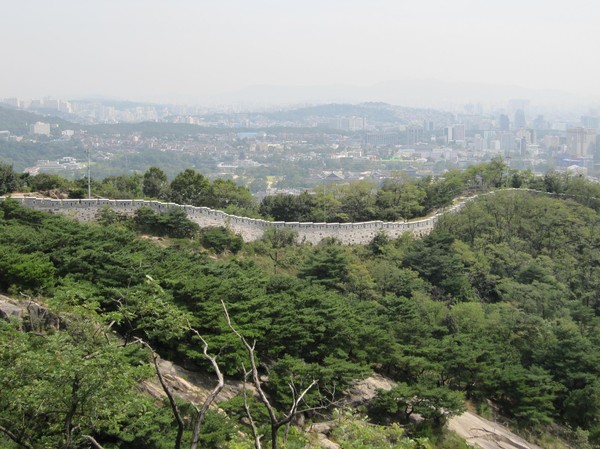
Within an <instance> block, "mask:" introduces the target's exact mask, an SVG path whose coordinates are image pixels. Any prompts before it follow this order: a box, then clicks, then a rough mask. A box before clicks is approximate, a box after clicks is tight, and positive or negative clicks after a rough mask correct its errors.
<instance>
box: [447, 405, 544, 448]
mask: <svg viewBox="0 0 600 449" xmlns="http://www.w3.org/2000/svg"><path fill="white" fill-rule="evenodd" d="M448 428H449V429H450V430H453V431H454V432H456V433H457V434H458V435H460V436H461V437H463V438H464V439H465V440H467V443H468V444H469V445H471V446H475V447H479V448H481V449H543V448H541V447H540V446H536V445H535V444H531V443H528V442H527V441H525V440H524V439H523V438H521V437H519V436H517V435H515V434H514V433H512V432H511V431H510V430H508V429H507V428H506V427H504V426H501V425H500V424H497V423H494V422H492V421H488V420H487V419H484V418H482V417H481V416H477V415H475V414H474V413H471V412H465V413H463V414H462V415H460V416H455V417H454V418H452V419H451V420H450V421H449V423H448Z"/></svg>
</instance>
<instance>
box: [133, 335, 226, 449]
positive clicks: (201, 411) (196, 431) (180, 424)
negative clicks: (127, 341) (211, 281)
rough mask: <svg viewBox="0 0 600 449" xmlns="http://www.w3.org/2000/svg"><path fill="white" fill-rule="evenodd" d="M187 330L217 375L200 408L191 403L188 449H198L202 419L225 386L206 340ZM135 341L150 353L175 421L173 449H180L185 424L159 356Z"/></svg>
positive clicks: (143, 343)
mask: <svg viewBox="0 0 600 449" xmlns="http://www.w3.org/2000/svg"><path fill="white" fill-rule="evenodd" d="M188 329H189V330H190V331H191V332H192V333H194V334H195V335H196V336H197V337H198V338H199V339H200V341H202V351H203V353H204V357H206V359H207V360H209V361H210V363H211V364H212V367H213V369H214V370H215V373H216V375H217V385H216V386H215V388H213V390H212V391H211V392H210V394H209V395H208V397H207V398H206V400H205V401H204V403H203V404H202V407H200V408H198V406H197V405H196V404H194V403H192V406H193V407H194V409H195V410H196V413H197V416H196V420H195V421H194V427H193V431H192V442H191V444H190V449H197V448H198V440H199V438H200V431H201V430H202V423H203V422H204V419H205V417H206V412H207V411H208V409H209V407H210V405H211V404H212V403H213V402H214V401H215V399H216V398H217V395H218V394H219V393H220V392H221V390H222V389H223V387H224V385H225V379H224V377H223V373H221V370H220V369H219V365H218V363H217V357H216V356H211V355H209V354H208V343H207V342H206V340H204V338H202V336H201V335H200V333H199V332H198V331H197V330H196V329H193V328H192V327H191V326H190V325H189V323H188ZM136 341H137V342H139V343H140V344H142V345H143V346H145V347H146V348H148V349H149V350H150V352H151V353H152V359H153V361H154V370H155V371H156V376H157V377H158V380H159V382H160V385H161V387H162V389H163V391H164V392H165V394H166V395H167V398H168V399H169V404H170V406H171V411H172V412H173V416H174V417H175V421H176V422H177V436H176V438H175V449H181V442H182V440H183V430H184V426H185V423H184V421H183V418H182V416H181V412H180V411H179V407H178V406H177V402H176V401H175V397H174V396H173V393H172V392H171V389H170V388H169V386H168V385H167V383H166V382H165V379H164V377H163V375H162V372H161V371H160V367H159V365H158V358H159V356H158V354H157V353H156V351H155V350H154V348H152V346H150V344H148V343H147V342H145V341H144V340H142V339H139V338H138V339H137V340H136Z"/></svg>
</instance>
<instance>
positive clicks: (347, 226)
mask: <svg viewBox="0 0 600 449" xmlns="http://www.w3.org/2000/svg"><path fill="white" fill-rule="evenodd" d="M13 199H15V200H17V201H19V202H21V203H22V204H23V205H24V206H25V207H28V208H31V209H34V210H39V211H43V212H49V213H58V214H63V215H66V216H68V217H71V218H74V219H76V220H79V221H83V222H90V221H94V220H95V219H96V217H97V214H98V213H99V212H100V210H101V209H102V208H103V207H108V208H110V209H112V210H113V211H115V212H117V213H119V214H124V215H126V216H130V217H131V216H133V215H134V214H135V211H136V210H138V209H139V208H140V207H149V208H150V209H152V210H153V211H155V212H157V213H165V212H169V211H172V210H174V209H177V208H179V209H182V210H183V211H184V212H185V213H186V214H187V216H188V218H189V219H190V220H191V221H193V222H195V223H197V224H198V225H199V226H200V227H201V228H206V227H209V226H226V227H228V228H230V229H231V230H232V231H233V232H235V233H236V234H239V235H241V236H242V238H243V239H244V241H246V242H250V241H254V240H258V239H260V238H261V237H262V235H263V233H264V232H265V230H267V229H269V228H281V229H283V228H288V229H293V230H294V231H296V232H297V233H298V240H299V241H301V242H302V241H304V242H307V243H312V244H317V243H319V242H320V241H321V240H323V239H324V238H336V239H338V240H340V241H341V242H342V243H344V244H353V243H359V244H366V243H369V242H370V241H371V240H372V239H373V237H375V236H376V235H377V233H378V232H380V231H383V232H385V233H386V234H387V235H388V236H390V237H391V238H396V237H399V236H400V235H402V234H403V233H404V232H412V233H413V234H414V235H417V236H422V235H426V234H428V233H429V232H431V230H432V229H433V226H434V225H435V223H436V221H437V220H438V218H439V216H440V215H441V214H437V215H434V216H433V217H429V218H425V219H422V220H418V221H411V222H383V221H371V222H365V223H298V222H289V223H286V222H281V221H274V222H270V221H265V220H261V219H254V218H246V217H237V216H235V215H229V214H227V213H225V212H222V211H219V210H214V209H209V208H207V207H195V206H181V205H178V204H175V203H162V202H159V201H145V200H109V199H90V200H87V199H82V200H55V199H46V198H33V197H14V198H13ZM470 199H471V198H469V199H466V200H465V201H463V202H462V203H459V204H457V205H455V206H453V207H452V208H450V209H448V212H454V211H458V210H460V209H462V207H464V205H465V204H466V202H467V201H468V200H470Z"/></svg>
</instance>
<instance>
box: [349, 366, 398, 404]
mask: <svg viewBox="0 0 600 449" xmlns="http://www.w3.org/2000/svg"><path fill="white" fill-rule="evenodd" d="M394 385H395V383H394V382H393V381H392V380H390V379H388V378H386V377H383V376H381V375H380V374H372V375H371V376H369V377H367V378H366V379H361V380H359V381H356V382H354V383H353V384H352V386H351V387H350V388H349V389H348V391H347V392H346V396H345V398H344V400H343V402H344V404H346V405H350V406H353V407H355V406H358V405H362V404H365V403H367V402H369V401H371V400H372V399H374V398H375V396H377V390H386V391H389V390H391V389H392V388H393V387H394Z"/></svg>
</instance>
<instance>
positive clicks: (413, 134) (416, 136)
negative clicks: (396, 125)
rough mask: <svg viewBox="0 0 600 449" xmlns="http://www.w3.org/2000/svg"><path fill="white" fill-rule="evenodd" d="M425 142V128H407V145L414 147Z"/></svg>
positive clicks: (411, 126) (414, 126)
mask: <svg viewBox="0 0 600 449" xmlns="http://www.w3.org/2000/svg"><path fill="white" fill-rule="evenodd" d="M419 142H423V127H422V126H418V125H410V126H407V127H406V144H407V145H414V144H417V143H419Z"/></svg>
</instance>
